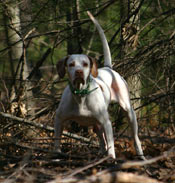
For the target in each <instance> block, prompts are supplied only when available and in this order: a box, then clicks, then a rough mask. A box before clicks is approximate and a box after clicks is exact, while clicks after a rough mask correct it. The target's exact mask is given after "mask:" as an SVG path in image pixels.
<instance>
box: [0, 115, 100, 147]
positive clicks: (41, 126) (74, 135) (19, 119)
mask: <svg viewBox="0 0 175 183" xmlns="http://www.w3.org/2000/svg"><path fill="white" fill-rule="evenodd" d="M0 116H3V117H5V118H8V119H12V120H14V121H18V122H21V123H23V124H25V125H29V126H34V127H36V128H40V129H44V130H47V131H50V132H54V128H53V127H51V126H49V125H43V124H41V123H37V122H34V121H30V120H27V119H24V118H20V117H16V116H13V115H11V114H9V113H4V112H0ZM63 135H64V136H66V137H69V138H73V139H76V140H80V141H83V142H86V143H91V144H93V145H98V143H96V142H91V140H90V139H88V138H85V137H82V136H79V135H76V134H73V133H70V132H65V131H63Z"/></svg>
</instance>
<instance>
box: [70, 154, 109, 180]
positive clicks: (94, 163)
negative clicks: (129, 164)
mask: <svg viewBox="0 0 175 183" xmlns="http://www.w3.org/2000/svg"><path fill="white" fill-rule="evenodd" d="M109 158H111V156H107V157H105V158H101V159H100V160H98V161H95V162H92V163H90V164H89V165H87V166H84V167H82V168H78V169H76V170H75V171H73V173H71V174H70V175H69V176H67V178H69V177H72V176H75V175H76V174H78V173H81V172H83V171H85V170H87V169H89V168H92V167H94V166H96V165H99V164H101V163H102V162H104V161H106V160H108V159H109Z"/></svg>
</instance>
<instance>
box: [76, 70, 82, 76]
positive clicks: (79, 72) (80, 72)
mask: <svg viewBox="0 0 175 183" xmlns="http://www.w3.org/2000/svg"><path fill="white" fill-rule="evenodd" d="M75 75H76V76H83V71H82V70H81V69H78V70H76V71H75Z"/></svg>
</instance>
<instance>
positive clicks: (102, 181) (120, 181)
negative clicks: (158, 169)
mask: <svg viewBox="0 0 175 183" xmlns="http://www.w3.org/2000/svg"><path fill="white" fill-rule="evenodd" d="M95 182H99V183H141V182H144V183H160V182H159V181H157V180H155V179H152V178H149V177H146V176H141V175H136V174H134V173H127V172H110V173H105V174H103V175H100V176H96V175H92V176H89V177H87V178H84V179H78V178H69V179H64V180H63V179H61V178H60V177H58V178H56V179H55V180H52V181H50V182H48V183H95Z"/></svg>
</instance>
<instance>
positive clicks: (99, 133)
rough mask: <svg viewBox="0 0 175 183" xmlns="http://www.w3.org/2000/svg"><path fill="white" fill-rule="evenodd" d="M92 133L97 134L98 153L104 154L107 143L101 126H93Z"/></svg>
mask: <svg viewBox="0 0 175 183" xmlns="http://www.w3.org/2000/svg"><path fill="white" fill-rule="evenodd" d="M94 132H95V133H96V134H97V136H98V139H99V142H100V152H101V153H102V154H104V153H105V152H106V151H107V149H108V148H107V142H106V137H105V132H104V129H103V126H102V125H100V124H96V125H94Z"/></svg>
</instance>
